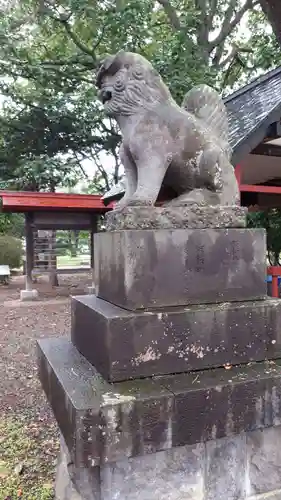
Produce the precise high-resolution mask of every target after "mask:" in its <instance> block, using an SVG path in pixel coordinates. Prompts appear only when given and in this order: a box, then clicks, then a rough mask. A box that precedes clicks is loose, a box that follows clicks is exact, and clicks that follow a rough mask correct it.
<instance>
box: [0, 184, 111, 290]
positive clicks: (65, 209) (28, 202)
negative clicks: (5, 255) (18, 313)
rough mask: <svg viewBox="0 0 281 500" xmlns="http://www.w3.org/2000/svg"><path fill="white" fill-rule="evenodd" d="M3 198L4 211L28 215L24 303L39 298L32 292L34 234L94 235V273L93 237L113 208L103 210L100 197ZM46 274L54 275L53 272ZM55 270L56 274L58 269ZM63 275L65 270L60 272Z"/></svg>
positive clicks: (16, 195) (25, 194) (36, 195)
mask: <svg viewBox="0 0 281 500" xmlns="http://www.w3.org/2000/svg"><path fill="white" fill-rule="evenodd" d="M0 197H1V199H2V211H4V212H17V213H23V214H24V215H25V235H26V262H25V271H26V288H25V290H23V291H22V298H23V299H24V298H27V299H30V298H34V297H35V296H36V295H37V292H36V290H33V289H32V273H33V270H34V255H35V252H34V232H35V231H42V230H43V231H46V230H47V231H56V230H59V229H60V230H88V231H89V232H90V235H91V238H90V241H91V252H90V253H91V269H92V271H93V269H94V241H93V240H94V233H95V232H96V231H97V226H98V219H99V217H100V215H103V214H104V213H105V212H106V211H107V210H109V208H110V207H108V208H106V207H105V206H104V204H103V202H102V201H101V197H100V196H99V195H83V194H65V193H34V192H11V191H0ZM47 270H48V271H49V272H51V269H50V268H47ZM54 270H55V271H56V269H55V268H54ZM66 271H68V272H71V271H69V270H66ZM78 271H79V269H78ZM60 272H64V270H63V269H61V270H60Z"/></svg>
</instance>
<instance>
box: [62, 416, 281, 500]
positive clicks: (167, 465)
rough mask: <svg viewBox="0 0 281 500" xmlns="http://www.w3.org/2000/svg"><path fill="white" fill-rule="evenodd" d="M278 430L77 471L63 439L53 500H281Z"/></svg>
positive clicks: (179, 448)
mask: <svg viewBox="0 0 281 500" xmlns="http://www.w3.org/2000/svg"><path fill="white" fill-rule="evenodd" d="M280 440H281V426H279V427H275V428H274V427H271V428H269V429H264V430H258V431H254V432H247V433H244V434H240V435H238V436H233V437H231V438H223V439H216V440H213V441H208V442H206V443H201V444H196V445H192V446H181V447H178V448H172V449H171V450H165V451H161V452H158V453H152V454H150V455H146V456H142V457H136V458H130V459H123V460H119V461H117V462H113V463H110V464H105V465H102V466H100V467H92V468H89V469H85V468H84V469H82V468H75V467H73V465H71V456H70V454H69V451H68V449H67V447H66V445H65V442H64V439H63V438H62V439H61V452H60V457H59V461H58V467H57V479H56V496H55V498H56V500H136V498H138V499H139V500H152V499H155V500H167V499H169V500H281V448H280Z"/></svg>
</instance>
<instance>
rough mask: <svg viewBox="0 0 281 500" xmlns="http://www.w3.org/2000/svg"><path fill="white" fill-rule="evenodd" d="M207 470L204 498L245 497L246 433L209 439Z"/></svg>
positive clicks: (231, 498) (211, 499) (223, 499)
mask: <svg viewBox="0 0 281 500" xmlns="http://www.w3.org/2000/svg"><path fill="white" fill-rule="evenodd" d="M206 470H207V472H206V487H205V491H206V495H205V498H204V500H225V499H226V498H227V500H237V499H242V498H245V486H246V484H245V475H246V435H245V434H241V435H239V436H235V437H233V438H223V439H218V440H214V441H208V442H207V443H206ZM226 495H227V496H226Z"/></svg>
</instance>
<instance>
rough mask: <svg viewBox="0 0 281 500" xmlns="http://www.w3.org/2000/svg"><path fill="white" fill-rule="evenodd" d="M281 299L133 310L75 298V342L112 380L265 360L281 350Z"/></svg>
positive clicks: (73, 337)
mask: <svg viewBox="0 0 281 500" xmlns="http://www.w3.org/2000/svg"><path fill="white" fill-rule="evenodd" d="M280 317H281V301H280V300H279V299H272V298H268V299H266V300H260V301H256V302H250V301H249V302H236V303H235V302H229V303H224V304H209V305H201V306H188V307H175V308H170V309H168V308H167V309H165V310H161V309H159V310H156V311H139V312H135V311H127V310H125V309H122V308H120V307H117V306H114V305H113V304H110V303H108V302H106V301H104V300H101V299H98V298H97V297H96V296H94V295H91V296H81V297H74V298H73V299H72V325H71V330H72V332H71V337H72V342H73V344H74V345H75V346H76V347H77V349H78V350H79V351H80V352H81V354H83V356H85V358H86V359H87V360H88V361H90V363H92V364H93V365H94V366H95V367H96V369H97V370H98V371H99V372H100V373H101V375H102V376H103V377H104V378H105V379H106V380H108V381H111V382H115V381H121V380H128V379H130V378H140V377H150V376H151V375H164V374H170V373H181V372H188V371H191V370H203V369H205V368H209V367H216V366H223V365H225V364H227V363H229V364H239V363H247V362H249V361H262V360H264V359H266V358H278V357H279V356H280V354H281V336H280V319H279V318H280Z"/></svg>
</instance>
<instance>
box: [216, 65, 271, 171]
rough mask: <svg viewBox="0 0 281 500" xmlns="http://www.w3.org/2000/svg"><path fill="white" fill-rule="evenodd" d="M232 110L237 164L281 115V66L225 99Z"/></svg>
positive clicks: (231, 130)
mask: <svg viewBox="0 0 281 500" xmlns="http://www.w3.org/2000/svg"><path fill="white" fill-rule="evenodd" d="M224 103H225V105H226V108H227V112H228V126H229V142H230V145H231V147H232V150H233V163H234V164H237V162H239V161H241V160H242V159H243V156H245V154H248V153H250V152H251V151H252V150H253V149H254V148H255V147H256V146H258V144H259V143H260V142H261V141H262V140H263V139H264V138H265V137H266V134H267V130H268V128H269V126H270V125H271V124H272V123H274V122H277V121H279V120H280V117H281V66H280V67H278V68H277V69H275V70H273V71H269V72H268V73H266V74H264V75H262V76H260V77H259V78H257V79H255V80H254V81H252V82H251V83H249V84H248V85H245V86H244V87H242V88H241V89H239V90H238V91H236V92H234V93H233V94H230V95H229V96H227V97H226V98H225V99H224Z"/></svg>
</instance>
